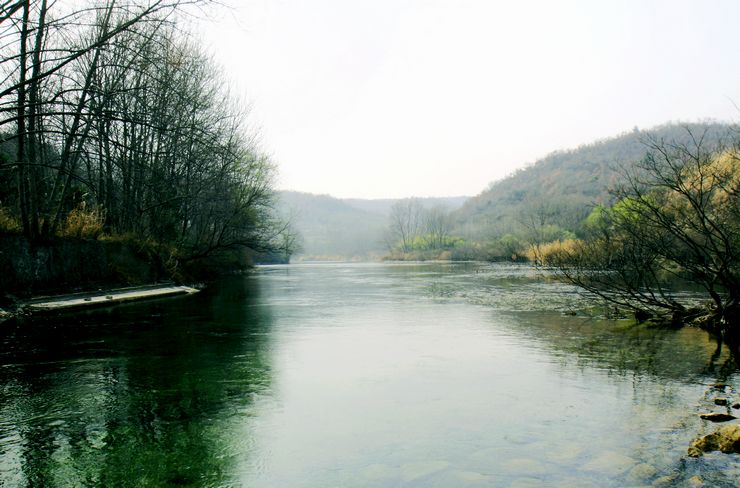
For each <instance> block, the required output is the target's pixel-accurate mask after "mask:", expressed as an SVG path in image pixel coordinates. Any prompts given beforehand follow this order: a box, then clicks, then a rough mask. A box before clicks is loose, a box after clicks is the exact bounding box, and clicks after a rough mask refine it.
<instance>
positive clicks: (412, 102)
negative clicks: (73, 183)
mask: <svg viewBox="0 0 740 488" xmlns="http://www.w3.org/2000/svg"><path fill="white" fill-rule="evenodd" d="M226 2H227V4H228V5H229V6H228V7H220V8H218V7H214V8H212V9H210V10H209V12H208V15H207V18H205V19H202V20H201V21H199V23H198V25H197V26H196V28H195V30H196V34H197V36H198V37H199V38H201V39H202V41H203V42H204V44H205V45H206V48H207V49H209V50H211V51H212V52H213V55H214V57H215V58H216V60H217V62H218V63H220V64H221V65H222V67H223V70H224V74H225V76H226V78H227V79H228V80H229V83H230V84H231V85H232V87H233V89H234V90H235V91H236V92H237V94H239V95H240V96H241V97H242V98H243V99H244V100H246V101H247V102H248V103H249V105H250V107H251V113H250V123H251V125H252V127H254V128H256V130H257V131H258V132H259V140H260V144H261V147H262V149H263V150H264V151H265V152H267V153H268V154H270V155H271V156H272V158H273V159H274V161H275V163H276V164H277V166H278V169H279V176H278V179H277V185H276V186H277V187H278V188H279V189H286V190H297V191H305V192H311V193H319V194H330V195H333V196H335V197H340V198H346V197H356V198H400V197H409V196H419V197H425V196H453V195H475V194H478V193H480V192H481V191H482V190H483V189H485V188H486V187H487V186H488V184H489V183H491V182H492V181H495V180H499V179H501V178H503V177H505V176H507V175H509V174H511V173H512V172H514V171H515V170H516V169H517V168H521V167H523V166H526V165H527V164H531V163H532V162H534V161H535V160H537V159H539V158H540V157H543V156H545V155H546V154H548V153H550V152H552V151H554V150H558V149H568V148H573V147H577V146H579V145H581V144H587V143H590V142H593V141H595V140H598V139H602V138H606V137H612V136H615V135H618V134H620V133H622V132H626V131H629V130H632V129H633V128H634V127H639V128H641V129H646V128H649V127H651V126H655V125H659V124H662V123H665V122H669V121H697V120H704V119H716V120H722V121H728V122H735V123H737V122H740V108H738V107H740V42H738V40H739V38H738V34H737V25H738V22H739V21H740V2H739V1H737V0H728V1H720V0H696V1H685V0H671V1H658V0H652V1H644V0H635V1H631V0H620V1H617V0H614V1H554V0H550V1H547V0H545V1H514V0H509V1H495V0H449V1H442V0H426V1H422V0H363V1H355V0H306V1H300V0H243V1H236V0H233V1H231V2H230V3H229V0H226Z"/></svg>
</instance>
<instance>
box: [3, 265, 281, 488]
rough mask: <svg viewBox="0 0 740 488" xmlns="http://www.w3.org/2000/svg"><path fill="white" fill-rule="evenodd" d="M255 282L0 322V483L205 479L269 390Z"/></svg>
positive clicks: (225, 475)
mask: <svg viewBox="0 0 740 488" xmlns="http://www.w3.org/2000/svg"><path fill="white" fill-rule="evenodd" d="M269 329H270V313H269V308H268V307H263V306H260V294H259V287H258V283H257V281H256V280H255V279H251V278H248V279H238V280H231V281H230V282H228V283H222V284H221V285H220V286H218V287H216V288H214V289H211V290H209V291H208V292H206V293H203V294H200V295H196V296H194V297H190V298H185V299H174V300H168V301H161V302H156V303H153V304H141V305H131V306H126V307H118V308H114V309H111V310H108V311H102V312H95V313H89V314H85V315H83V316H80V317H76V318H74V319H70V318H66V319H64V318H61V319H60V318H49V319H45V320H34V321H33V322H29V321H27V322H24V323H19V324H11V325H6V327H4V330H3V335H2V354H1V356H0V359H1V361H2V363H1V364H2V367H1V368H0V384H2V385H3V395H2V400H0V412H1V415H0V418H2V424H0V437H1V438H2V441H1V442H0V449H2V450H1V451H0V455H1V456H2V457H1V458H0V459H1V460H2V473H0V479H2V480H3V482H4V484H5V485H7V486H26V485H29V486H167V485H172V486H211V485H222V484H225V483H228V482H229V480H230V478H231V477H232V476H233V472H234V465H235V464H238V463H242V462H243V460H244V458H245V457H246V456H248V454H249V452H248V451H249V448H250V444H249V442H248V439H239V441H238V442H235V441H234V439H232V435H233V434H232V432H233V431H234V428H235V426H236V425H241V424H242V423H243V419H244V418H249V416H250V412H251V408H252V405H253V403H254V399H255V398H256V397H258V396H259V395H260V394H261V393H263V392H264V391H266V390H267V389H269V387H270V381H271V380H270V363H269V361H270V357H269V347H270V344H269Z"/></svg>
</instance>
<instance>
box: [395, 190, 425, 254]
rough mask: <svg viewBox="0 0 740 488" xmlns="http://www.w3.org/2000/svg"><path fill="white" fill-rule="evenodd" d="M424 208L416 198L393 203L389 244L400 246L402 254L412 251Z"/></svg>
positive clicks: (419, 229) (420, 225) (420, 226)
mask: <svg viewBox="0 0 740 488" xmlns="http://www.w3.org/2000/svg"><path fill="white" fill-rule="evenodd" d="M423 211H424V208H423V206H422V205H421V202H420V201H419V200H418V199H417V198H406V199H404V200H399V201H398V202H396V203H394V204H393V206H392V207H391V213H390V226H389V231H390V243H391V246H395V245H400V247H401V250H402V251H403V252H409V251H411V250H412V247H413V241H414V239H415V238H416V237H418V236H419V233H420V231H421V229H422V224H423Z"/></svg>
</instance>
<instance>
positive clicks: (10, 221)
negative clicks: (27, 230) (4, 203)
mask: <svg viewBox="0 0 740 488" xmlns="http://www.w3.org/2000/svg"><path fill="white" fill-rule="evenodd" d="M20 232H21V223H20V221H19V220H18V218H17V217H16V216H15V215H13V214H12V213H10V210H9V209H7V208H5V207H0V233H3V234H18V233H20Z"/></svg>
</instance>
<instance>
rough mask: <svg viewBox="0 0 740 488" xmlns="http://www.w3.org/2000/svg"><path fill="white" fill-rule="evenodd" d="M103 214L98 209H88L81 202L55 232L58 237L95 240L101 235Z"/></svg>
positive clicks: (103, 221)
mask: <svg viewBox="0 0 740 488" xmlns="http://www.w3.org/2000/svg"><path fill="white" fill-rule="evenodd" d="M104 223H105V212H104V211H103V210H102V209H101V208H100V207H90V208H88V207H87V205H86V204H85V202H82V203H81V204H80V205H79V206H77V208H75V209H73V210H72V211H71V212H69V214H68V215H67V217H66V219H65V220H64V222H62V225H61V227H60V229H59V231H58V232H57V235H59V236H60V237H77V238H84V239H97V238H98V237H99V236H101V235H102V234H103V225H104Z"/></svg>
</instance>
